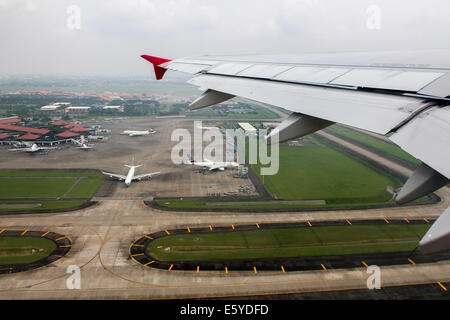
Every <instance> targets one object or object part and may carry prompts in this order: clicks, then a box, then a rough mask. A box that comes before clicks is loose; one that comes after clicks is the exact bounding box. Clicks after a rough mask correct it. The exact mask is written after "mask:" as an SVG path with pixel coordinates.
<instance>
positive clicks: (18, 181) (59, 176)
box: [0, 171, 103, 212]
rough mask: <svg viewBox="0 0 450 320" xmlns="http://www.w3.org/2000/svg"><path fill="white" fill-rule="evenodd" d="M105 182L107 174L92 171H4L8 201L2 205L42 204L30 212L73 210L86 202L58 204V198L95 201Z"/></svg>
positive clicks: (0, 182)
mask: <svg viewBox="0 0 450 320" xmlns="http://www.w3.org/2000/svg"><path fill="white" fill-rule="evenodd" d="M102 181H103V175H101V174H99V173H96V172H89V171H81V172H77V171H64V172H61V171H0V198H3V199H5V200H4V201H0V204H13V203H18V204H27V203H39V204H41V206H39V207H36V208H32V209H27V210H36V211H42V210H47V209H67V208H72V207H76V206H79V205H81V204H82V203H84V201H79V199H78V200H76V199H75V200H74V201H70V200H67V201H58V198H64V199H72V198H86V199H88V198H91V197H92V196H93V195H94V194H95V192H96V191H97V189H98V188H99V187H100V184H101V183H102ZM33 198H50V199H48V200H45V199H34V200H33ZM51 198H54V200H53V199H51ZM6 199H7V200H6ZM18 210H19V211H20V210H23V209H14V208H0V212H2V211H18Z"/></svg>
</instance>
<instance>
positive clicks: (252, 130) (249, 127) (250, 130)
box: [238, 122, 257, 133]
mask: <svg viewBox="0 0 450 320" xmlns="http://www.w3.org/2000/svg"><path fill="white" fill-rule="evenodd" d="M238 125H239V126H240V127H241V128H242V130H244V132H245V133H256V131H257V130H256V128H255V127H254V126H252V125H251V124H250V123H248V122H239V123H238Z"/></svg>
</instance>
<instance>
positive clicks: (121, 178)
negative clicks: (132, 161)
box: [102, 171, 127, 181]
mask: <svg viewBox="0 0 450 320" xmlns="http://www.w3.org/2000/svg"><path fill="white" fill-rule="evenodd" d="M102 173H103V174H104V175H105V176H109V177H110V178H116V179H119V180H121V181H122V180H125V179H126V178H127V177H126V176H123V175H121V174H115V173H110V172H103V171H102Z"/></svg>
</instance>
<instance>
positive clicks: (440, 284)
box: [437, 282, 447, 291]
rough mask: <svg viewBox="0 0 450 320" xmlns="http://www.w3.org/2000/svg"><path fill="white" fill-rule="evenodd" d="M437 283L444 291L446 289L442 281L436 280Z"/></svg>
mask: <svg viewBox="0 0 450 320" xmlns="http://www.w3.org/2000/svg"><path fill="white" fill-rule="evenodd" d="M437 284H438V285H439V286H440V287H441V288H442V289H444V291H447V288H446V287H444V285H443V284H442V283H440V282H438V283H437Z"/></svg>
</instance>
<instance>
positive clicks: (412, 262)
mask: <svg viewBox="0 0 450 320" xmlns="http://www.w3.org/2000/svg"><path fill="white" fill-rule="evenodd" d="M408 261H409V262H411V264H416V263H415V262H414V261H412V260H411V259H410V258H408Z"/></svg>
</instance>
